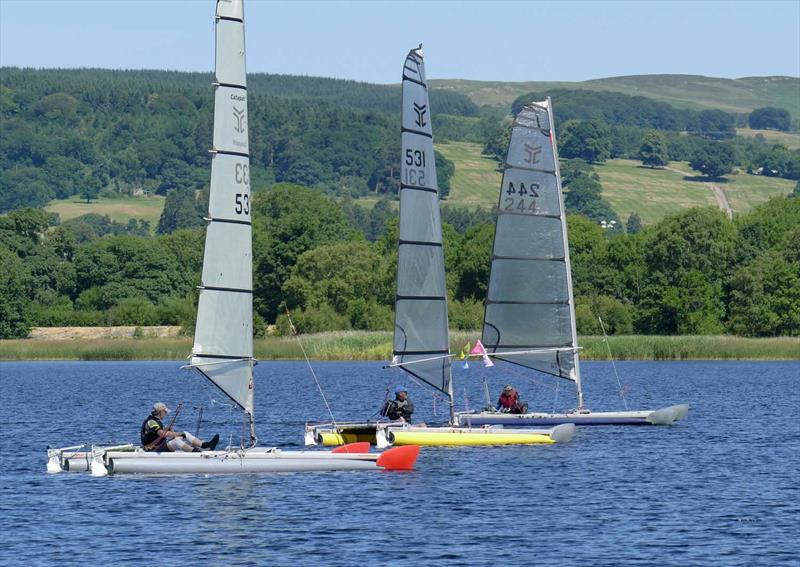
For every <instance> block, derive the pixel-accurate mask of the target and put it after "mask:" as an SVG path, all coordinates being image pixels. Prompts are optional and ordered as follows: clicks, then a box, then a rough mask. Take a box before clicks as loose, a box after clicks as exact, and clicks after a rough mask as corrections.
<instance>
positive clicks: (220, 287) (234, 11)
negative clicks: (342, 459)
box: [190, 0, 256, 445]
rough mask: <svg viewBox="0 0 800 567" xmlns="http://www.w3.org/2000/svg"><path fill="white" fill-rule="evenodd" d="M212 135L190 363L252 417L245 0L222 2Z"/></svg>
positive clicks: (253, 438)
mask: <svg viewBox="0 0 800 567" xmlns="http://www.w3.org/2000/svg"><path fill="white" fill-rule="evenodd" d="M215 38H216V61H215V75H214V83H213V85H214V141H213V147H212V148H211V150H210V153H211V183H210V190H209V203H208V217H207V218H206V219H205V220H206V223H207V225H206V242H205V250H204V252H203V273H202V279H201V284H200V297H199V300H198V306H197V325H196V328H195V335H194V346H193V347H192V358H191V364H190V366H191V367H192V368H195V369H196V370H197V371H198V372H200V373H201V374H203V376H205V377H206V378H208V379H209V380H210V381H211V382H212V383H213V384H215V385H216V386H217V387H219V389H220V390H222V392H224V393H225V395H227V396H228V397H229V398H230V399H231V401H233V402H234V403H235V404H236V405H238V406H239V407H241V408H242V410H243V411H244V413H245V416H246V418H247V419H248V420H249V422H250V444H251V445H253V444H255V441H256V436H255V421H254V419H253V386H254V385H253V365H254V359H253V275H252V272H253V260H252V229H251V221H250V203H251V201H250V171H249V170H250V154H249V141H248V131H247V126H248V124H247V76H246V70H245V42H244V8H243V0H217V8H216V18H215Z"/></svg>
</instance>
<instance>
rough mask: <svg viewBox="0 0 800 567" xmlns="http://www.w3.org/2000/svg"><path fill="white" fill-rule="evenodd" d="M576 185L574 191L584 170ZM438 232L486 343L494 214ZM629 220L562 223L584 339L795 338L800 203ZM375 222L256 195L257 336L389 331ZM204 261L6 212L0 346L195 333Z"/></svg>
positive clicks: (111, 228) (136, 229)
mask: <svg viewBox="0 0 800 567" xmlns="http://www.w3.org/2000/svg"><path fill="white" fill-rule="evenodd" d="M573 169H575V168H573ZM570 175H572V176H573V180H572V181H571V183H572V184H573V186H574V184H575V183H577V180H579V179H591V170H588V169H579V171H578V172H577V173H576V172H575V171H573V172H572V173H571V174H570ZM796 193H800V190H798V191H796ZM798 196H800V195H798ZM350 205H353V203H350ZM443 218H444V219H445V221H446V222H445V224H444V229H443V231H444V243H445V263H446V270H447V292H448V297H449V299H450V325H451V327H452V328H457V329H468V330H478V329H480V325H481V321H482V316H483V300H484V299H485V296H486V289H487V285H488V276H489V265H490V257H491V245H492V238H493V232H494V225H493V222H492V213H491V211H481V210H475V211H466V212H465V211H464V210H460V211H458V212H456V211H453V210H450V209H445V213H444V214H443ZM376 219H377V217H376ZM631 221H635V219H629V222H628V228H629V230H628V231H627V232H626V231H622V230H607V229H604V228H602V227H601V226H600V225H599V224H598V223H597V222H595V221H592V220H589V219H588V218H586V217H585V216H583V215H578V214H571V215H569V216H568V225H569V240H570V255H571V258H572V264H573V284H574V290H575V296H576V313H577V320H578V327H579V332H581V333H596V332H598V331H599V328H598V324H597V323H596V321H597V316H602V318H603V320H604V322H605V323H606V326H607V328H608V330H609V332H611V333H617V334H627V333H643V334H718V333H732V334H735V335H743V336H776V335H793V336H797V335H800V198H797V197H789V198H775V199H773V200H771V201H769V202H767V203H765V204H763V205H761V206H760V207H757V208H756V209H754V210H753V211H752V212H750V213H749V214H747V215H743V216H741V217H737V218H735V219H734V220H730V219H728V218H727V217H726V216H725V215H724V214H723V213H722V212H721V211H719V210H715V209H712V208H701V209H691V210H688V211H686V212H682V213H680V214H676V215H672V216H669V217H667V218H665V219H663V220H662V221H661V222H659V223H657V224H655V225H653V226H648V227H645V228H642V227H641V226H636V224H637V223H636V222H631ZM375 222H376V223H377V222H379V221H378V220H375ZM382 222H383V226H382V227H381V228H382V230H380V231H378V234H375V233H372V234H369V233H368V232H367V231H368V230H372V229H373V228H374V227H372V226H371V225H365V224H359V223H358V222H356V217H355V216H354V213H353V211H352V210H351V211H349V212H348V210H347V203H346V202H341V201H338V200H334V199H331V198H330V197H329V196H327V195H325V194H324V192H323V191H321V190H320V189H312V188H307V187H302V186H299V185H293V184H287V183H279V184H276V185H274V186H272V187H271V188H270V189H269V190H266V191H260V192H258V193H256V194H255V196H254V213H253V255H254V289H255V293H254V301H255V311H256V313H255V324H254V328H255V329H256V332H257V333H264V332H265V329H266V325H267V324H275V325H276V329H277V332H279V333H281V332H283V333H286V332H288V324H287V320H286V315H285V312H286V310H287V309H288V310H290V311H291V312H292V314H293V315H292V318H293V320H294V322H295V325H296V326H297V327H298V329H299V330H300V331H301V332H316V331H325V330H335V329H367V330H377V329H382V330H388V329H391V328H392V321H393V315H392V309H393V301H394V285H395V284H394V282H395V271H396V266H397V263H396V257H397V240H398V226H397V217H396V214H394V213H393V212H392V211H390V212H389V214H386V215H385V217H383V219H382ZM451 223H452V224H451ZM202 247H203V229H202V228H191V229H181V230H177V231H175V232H173V233H171V234H164V235H158V236H150V235H149V234H148V231H147V227H144V226H142V225H141V224H140V223H138V222H133V223H127V224H122V223H114V222H113V221H110V220H108V219H107V218H104V217H98V216H96V215H95V216H89V217H84V218H79V219H74V220H71V221H67V222H64V223H59V219H58V217H57V215H54V214H50V213H46V212H44V211H42V210H37V209H22V210H17V211H13V212H11V213H9V214H8V215H5V216H2V217H0V337H2V338H12V337H21V336H25V334H26V333H27V332H28V329H29V328H30V327H31V326H61V325H103V324H109V325H122V324H127V325H153V324H175V325H183V326H184V327H185V328H186V329H187V330H191V328H192V325H193V322H194V314H195V309H196V301H197V295H196V294H197V292H196V286H197V285H198V284H199V283H200V272H201V264H202Z"/></svg>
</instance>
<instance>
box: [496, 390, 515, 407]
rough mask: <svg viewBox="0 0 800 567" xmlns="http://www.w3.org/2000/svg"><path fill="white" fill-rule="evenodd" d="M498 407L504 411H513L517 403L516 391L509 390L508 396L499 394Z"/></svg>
mask: <svg viewBox="0 0 800 567" xmlns="http://www.w3.org/2000/svg"><path fill="white" fill-rule="evenodd" d="M499 401H500V405H501V406H503V407H504V408H506V409H513V408H515V407H517V404H518V403H519V394H518V393H517V391H516V390H511V392H509V393H508V394H506V393H505V392H503V393H502V394H500V400H499Z"/></svg>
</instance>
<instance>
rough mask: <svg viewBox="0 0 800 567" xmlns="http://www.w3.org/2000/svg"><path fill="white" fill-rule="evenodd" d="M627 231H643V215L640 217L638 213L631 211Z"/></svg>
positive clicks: (632, 232)
mask: <svg viewBox="0 0 800 567" xmlns="http://www.w3.org/2000/svg"><path fill="white" fill-rule="evenodd" d="M625 231H626V232H627V233H628V234H638V233H639V232H641V231H642V217H640V216H639V214H638V213H631V214H630V216H628V222H627V224H626V225H625Z"/></svg>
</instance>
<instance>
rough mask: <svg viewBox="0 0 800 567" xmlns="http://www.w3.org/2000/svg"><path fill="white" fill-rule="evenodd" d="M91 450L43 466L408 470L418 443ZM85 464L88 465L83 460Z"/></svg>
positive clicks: (58, 456) (55, 453) (58, 453)
mask: <svg viewBox="0 0 800 567" xmlns="http://www.w3.org/2000/svg"><path fill="white" fill-rule="evenodd" d="M116 449H117V448H114V449H111V450H108V449H103V448H96V447H95V448H94V449H93V450H92V451H91V453H89V455H90V457H89V459H88V460H87V454H86V452H82V453H80V454H78V453H76V452H75V451H74V450H71V451H70V452H65V451H62V450H59V449H51V450H49V451H48V457H49V458H48V463H47V470H48V472H51V473H56V472H65V471H73V472H78V471H87V470H88V471H91V473H92V475H93V476H106V475H109V474H123V473H143V474H192V473H199V474H234V473H271V472H322V471H362V470H387V471H389V470H392V471H396V470H411V469H412V468H413V466H414V463H415V462H416V459H417V455H418V454H419V447H397V448H393V449H389V450H387V451H384V452H382V453H369V444H367V443H358V444H354V445H346V446H343V447H339V448H338V449H335V450H334V451H282V450H280V449H265V448H253V449H246V450H226V451H204V452H200V453H151V452H146V451H143V450H142V449H141V448H138V447H136V448H130V449H128V450H116ZM87 463H88V464H87Z"/></svg>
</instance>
